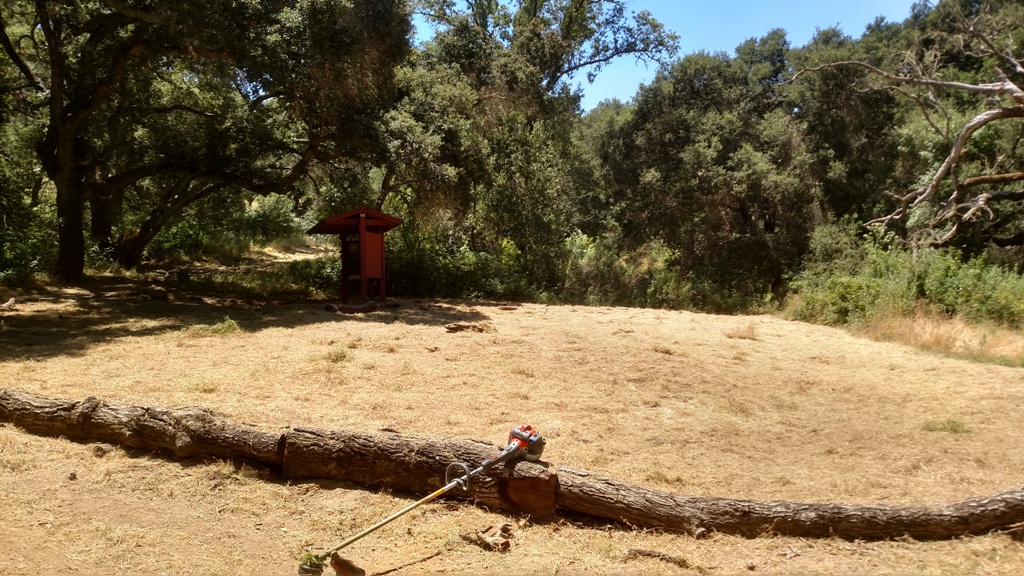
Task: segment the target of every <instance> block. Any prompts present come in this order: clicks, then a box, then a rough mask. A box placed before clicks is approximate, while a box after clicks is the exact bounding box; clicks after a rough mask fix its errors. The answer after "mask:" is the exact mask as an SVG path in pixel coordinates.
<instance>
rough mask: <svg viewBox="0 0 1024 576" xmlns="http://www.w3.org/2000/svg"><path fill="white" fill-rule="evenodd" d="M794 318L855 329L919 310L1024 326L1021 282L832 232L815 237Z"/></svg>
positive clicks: (995, 270)
mask: <svg viewBox="0 0 1024 576" xmlns="http://www.w3.org/2000/svg"><path fill="white" fill-rule="evenodd" d="M793 287H794V288H795V290H796V292H797V297H796V298H795V299H794V301H795V304H793V305H792V306H791V307H790V309H789V313H790V315H791V316H792V317H794V318H796V319H799V320H807V321H813V322H820V323H824V324H850V323H859V322H863V321H866V320H872V319H874V318H878V317H882V316H885V315H889V314H894V313H895V314H900V315H908V314H910V313H912V312H913V311H914V309H915V308H917V307H926V308H933V309H937V310H940V311H942V312H944V313H945V314H948V315H960V316H963V317H965V318H969V319H971V320H975V321H981V322H995V323H997V324H1001V325H1004V326H1011V327H1020V326H1024V278H1022V277H1021V276H1020V274H1018V273H1016V272H1013V271H1011V270H1006V269H1004V268H1001V267H999V266H996V265H993V264H990V263H988V262H987V261H986V260H985V258H984V257H978V258H974V259H970V260H966V261H964V259H963V257H962V255H961V253H960V252H959V251H957V250H955V249H952V248H944V249H936V248H922V249H917V250H912V249H910V248H908V247H906V246H905V245H903V244H901V243H900V242H899V241H897V240H896V239H895V238H894V237H892V236H891V235H876V234H867V235H864V236H858V235H857V232H856V230H855V229H853V228H851V227H848V226H846V227H844V226H843V225H829V226H824V227H822V228H820V229H819V230H818V231H816V232H815V234H814V236H813V238H812V241H811V252H810V254H809V255H808V257H807V259H806V260H805V267H804V270H803V271H802V272H801V273H800V274H799V275H798V276H797V278H796V279H795V281H794V283H793Z"/></svg>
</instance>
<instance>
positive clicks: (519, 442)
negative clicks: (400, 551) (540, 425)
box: [299, 424, 544, 576]
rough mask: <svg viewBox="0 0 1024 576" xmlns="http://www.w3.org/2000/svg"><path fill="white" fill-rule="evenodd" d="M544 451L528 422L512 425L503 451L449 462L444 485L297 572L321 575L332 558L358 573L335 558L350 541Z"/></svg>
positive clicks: (309, 560) (342, 567)
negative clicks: (472, 463)
mask: <svg viewBox="0 0 1024 576" xmlns="http://www.w3.org/2000/svg"><path fill="white" fill-rule="evenodd" d="M543 453H544V438H543V437H541V435H540V433H539V432H537V431H536V430H534V429H533V427H532V426H530V425H528V424H520V425H518V426H516V427H515V428H513V429H512V431H511V432H509V435H508V446H506V447H505V449H504V450H502V451H501V452H500V453H498V455H497V456H495V457H493V458H489V459H487V460H484V461H483V463H482V464H480V466H477V467H476V468H475V469H473V470H470V469H469V465H467V464H465V463H463V462H452V463H451V464H449V465H448V468H447V469H446V470H445V474H444V476H445V477H444V481H445V485H444V486H442V487H440V488H438V489H437V490H435V491H434V492H432V493H431V494H430V495H429V496H426V497H424V498H423V499H422V500H418V501H416V502H413V503H412V504H410V505H408V506H406V507H405V508H402V509H401V510H399V511H398V512H395V513H394V514H392V515H391V516H388V517H387V518H385V519H383V520H381V521H380V522H377V523H376V524H374V525H373V526H370V527H369V528H367V529H366V530H363V531H362V532H360V533H358V534H355V535H354V536H351V537H350V538H349V539H348V540H345V541H344V542H342V543H341V544H338V545H337V546H335V547H334V548H331V549H330V550H327V551H326V552H323V553H321V554H315V555H311V556H309V557H307V558H306V560H305V562H303V563H302V564H300V565H299V575H300V576H319V575H320V574H323V571H324V565H325V563H326V560H327V559H328V558H331V559H332V560H334V561H335V562H332V566H333V564H334V563H336V562H338V561H340V562H341V563H342V565H340V566H333V567H334V569H335V571H336V572H337V573H338V574H351V573H353V572H355V573H358V572H361V571H358V572H356V570H358V569H355V570H352V568H355V566H354V565H353V564H351V563H350V562H347V561H345V560H343V559H341V558H340V557H338V555H337V552H338V551H339V550H341V549H342V548H345V547H346V546H349V545H350V544H353V543H354V542H356V541H357V540H359V539H361V538H362V537H364V536H366V535H368V534H370V533H372V532H374V531H376V530H378V529H380V528H383V527H384V526H386V525H388V524H390V523H391V522H392V521H394V520H396V519H398V518H400V517H402V516H404V515H405V514H407V513H409V512H411V511H412V510H414V509H416V508H417V507H419V506H422V505H423V504H426V503H427V502H430V501H431V500H433V499H435V498H437V497H438V496H440V495H442V494H444V493H445V492H448V491H449V490H452V489H453V488H456V487H458V488H460V489H462V490H469V486H470V482H471V480H470V479H471V478H472V477H473V476H476V475H477V474H482V473H486V472H488V471H489V470H490V469H491V468H493V467H494V466H497V465H498V464H501V463H502V462H508V461H509V460H514V459H516V458H519V457H524V458H526V460H529V461H531V462H536V461H537V460H540V456H541V454H543Z"/></svg>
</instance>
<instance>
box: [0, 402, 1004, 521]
mask: <svg viewBox="0 0 1024 576" xmlns="http://www.w3.org/2000/svg"><path fill="white" fill-rule="evenodd" d="M0 422H10V423H13V424H15V425H17V426H20V427H21V428H23V429H25V430H26V431H28V432H33V433H37V434H44V435H49V436H63V437H67V438H70V439H72V440H79V441H106V442H117V443H120V444H123V445H125V446H130V447H136V448H145V449H149V450H167V451H170V452H172V453H173V454H175V455H177V456H183V457H187V456H203V455H205V456H214V457H218V458H237V459H244V460H248V461H253V462H257V463H262V464H264V465H266V466H269V467H272V468H274V469H275V470H278V471H280V473H281V475H282V476H283V477H285V478H294V479H302V478H329V479H336V480H346V481H350V482H354V483H357V484H360V485H362V486H366V487H368V488H373V489H380V488H389V489H392V490H398V491H401V492H407V493H413V494H426V493H429V492H432V491H434V490H436V489H437V488H438V487H439V486H441V485H442V484H443V483H444V475H445V469H446V468H447V467H448V464H449V463H450V462H452V461H464V462H469V463H470V464H471V465H472V464H474V463H478V462H482V461H483V460H485V459H487V458H490V457H492V456H494V455H495V454H496V452H497V449H498V448H497V447H495V446H493V445H490V444H489V443H488V442H481V441H459V440H447V439H440V438H429V437H413V436H406V435H402V434H398V433H394V432H380V433H359V432H345V431H339V430H334V431H326V430H314V429H309V428H294V429H290V430H287V431H285V432H283V433H275V432H268V431H264V430H259V429H257V428H254V427H252V426H248V425H236V424H231V423H228V422H225V421H223V420H220V419H218V418H217V415H216V414H214V413H213V412H210V411H209V410H206V409H203V408H181V409H167V408H153V407H141V406H117V405H113V404H107V403H105V402H103V401H100V400H97V399H96V398H91V397H90V398H86V399H85V400H83V401H80V402H73V401H66V400H59V399H54V398H47V397H44V396H38V395H35V394H30V393H27V392H22V391H16V390H9V389H4V388H0ZM499 468H500V469H496V470H495V474H494V475H493V476H491V477H483V478H478V479H477V480H478V481H476V482H474V485H473V488H472V490H471V492H470V493H469V494H466V495H462V497H466V498H469V499H471V500H473V501H475V502H477V503H480V504H483V505H486V506H489V507H493V508H496V509H501V510H513V511H524V512H528V513H530V514H532V515H534V516H537V517H544V516H546V515H548V514H550V513H551V512H552V511H553V510H554V509H555V508H556V506H557V508H561V509H564V510H569V511H573V512H577V513H582V514H587V515H591V516H595V517H598V518H605V519H609V520H613V521H619V522H625V523H627V524H629V525H632V526H637V527H641V528H657V529H662V530H667V531H670V532H682V533H689V534H693V535H695V536H701V535H704V534H707V533H710V532H712V531H714V532H722V533H726V534H738V535H743V536H758V535H762V534H777V535H783V536H801V537H819V538H824V537H839V538H846V539H884V538H896V537H900V536H910V537H912V538H916V539H921V540H935V539H949V538H956V537H960V536H964V535H968V534H983V533H986V532H990V531H992V530H997V529H1002V528H1009V527H1012V526H1014V525H1015V524H1019V523H1022V522H1024V488H1020V489H1016V490H1010V491H1006V492H1001V493H998V494H994V495H992V496H987V497H981V498H973V499H969V500H964V501H961V502H953V503H947V504H939V505H935V506H903V507H900V506H881V505H860V504H830V503H801V502H757V501H753V500H736V499H726V498H708V497H694V496H683V495H680V494H670V493H667V492H660V491H657V490H650V489H647V488H643V487H640V486H633V485H630V484H626V483H623V482H619V481H617V480H612V479H608V478H599V477H597V476H595V475H593V474H591V473H590V472H586V471H581V470H572V469H569V468H564V467H562V468H558V469H557V470H552V469H551V468H549V467H548V466H547V465H541V464H531V463H528V462H523V461H520V462H514V463H511V465H509V466H504V467H499Z"/></svg>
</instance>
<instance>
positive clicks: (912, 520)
mask: <svg viewBox="0 0 1024 576" xmlns="http://www.w3.org/2000/svg"><path fill="white" fill-rule="evenodd" d="M558 505H559V507H561V508H565V509H568V510H573V511H576V512H580V513H583V514H587V515H590V516H596V517H598V518H606V519H608V520H614V521H619V522H625V523H628V524H631V525H633V526H640V527H644V528H658V529H663V530H666V531H669V532H682V533H687V534H691V535H694V536H696V537H700V536H704V535H707V534H709V533H710V532H721V533H725V534H735V535H741V536H748V537H756V536H761V535H780V536H798V537H808V538H829V537H838V538H843V539H847V540H856V539H864V540H884V539H888V538H898V537H902V536H909V537H911V538H915V539H918V540H946V539H950V538H956V537H960V536H965V535H970V534H984V533H987V532H990V531H993V530H997V529H1000V528H1007V527H1010V526H1013V525H1014V524H1017V523H1020V522H1024V487H1022V488H1020V489H1017V490H1009V491H1006V492H1000V493H998V494H994V495H992V496H985V497H980V498H972V499H969V500H963V501H960V502H952V503H946V504H938V505H934V506H883V505H871V504H868V505H865V504H833V503H804V502H785V501H777V502H759V501H755V500H738V499H729V498H710V497H695V496H683V495H680V494H671V493H668V492H660V491H657V490H650V489H647V488H642V487H640V486H633V485H630V484H626V483H623V482H620V481H618V480H613V479H610V478H600V477H597V476H595V475H593V474H591V473H590V472H587V471H585V470H572V469H570V468H565V467H560V468H559V469H558Z"/></svg>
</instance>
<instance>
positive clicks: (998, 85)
mask: <svg viewBox="0 0 1024 576" xmlns="http://www.w3.org/2000/svg"><path fill="white" fill-rule="evenodd" d="M840 66H854V67H857V68H863V69H864V70H867V71H868V72H871V73H872V74H874V75H876V76H879V77H881V78H884V79H885V80H888V81H889V82H891V83H893V84H904V85H908V86H934V87H936V88H951V89H953V90H964V91H966V92H976V93H979V94H990V95H999V96H1002V95H1005V96H1010V97H1012V98H1013V99H1014V100H1018V101H1021V102H1022V103H1024V90H1021V88H1020V87H1019V86H1017V85H1016V84H1014V83H1013V82H1010V81H1009V80H1005V79H1004V80H1003V81H1002V82H989V83H985V84H967V83H966V82H947V81H945V80H933V79H931V78H917V77H912V76H899V75H896V74H891V73H889V72H886V71H885V70H882V69H881V68H878V67H876V66H872V65H871V64H868V63H867V62H861V61H859V60H841V61H839V62H831V63H828V64H822V65H820V66H812V67H810V68H804V69H803V70H801V71H799V72H797V74H796V75H795V76H793V80H794V81H795V80H796V79H797V78H798V77H799V76H800V75H802V74H803V73H804V72H820V71H821V70H828V69H831V68H838V67H840ZM1004 78H1005V76H1004Z"/></svg>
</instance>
